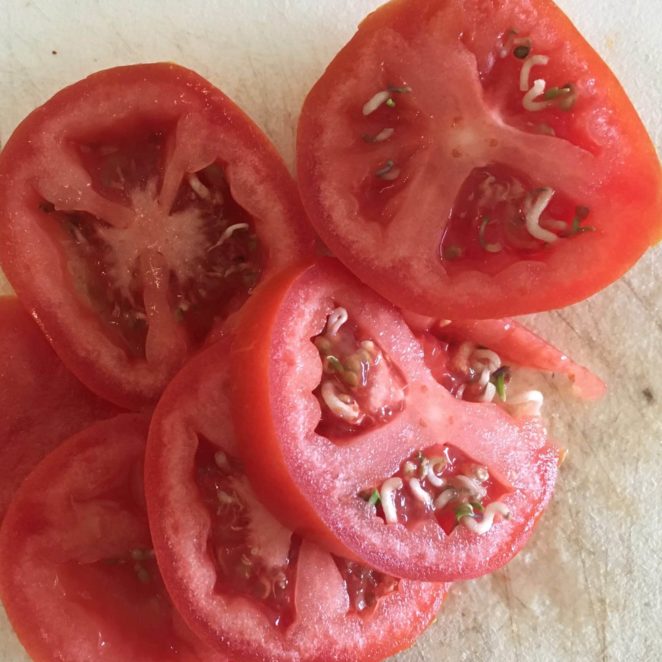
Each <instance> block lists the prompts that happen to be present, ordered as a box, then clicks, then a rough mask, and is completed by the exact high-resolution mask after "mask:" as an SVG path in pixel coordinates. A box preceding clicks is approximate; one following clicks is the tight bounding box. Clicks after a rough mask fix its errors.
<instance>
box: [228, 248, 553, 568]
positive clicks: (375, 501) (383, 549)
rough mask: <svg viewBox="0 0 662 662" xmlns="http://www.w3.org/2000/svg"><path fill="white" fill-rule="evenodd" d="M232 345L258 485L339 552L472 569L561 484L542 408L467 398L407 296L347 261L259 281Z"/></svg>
mask: <svg viewBox="0 0 662 662" xmlns="http://www.w3.org/2000/svg"><path fill="white" fill-rule="evenodd" d="M232 361H233V363H232V365H233V367H232V371H233V383H234V390H233V396H235V397H233V411H232V413H233V418H234V421H235V425H236V428H237V434H238V437H239V439H240V440H241V443H242V453H243V456H244V459H245V462H246V470H247V473H248V475H249V477H250V478H251V481H252V483H253V485H254V486H255V489H256V491H257V493H258V494H259V496H260V497H261V499H262V501H263V502H264V503H265V504H266V505H267V506H268V507H269V508H271V509H273V511H274V512H276V513H278V514H279V516H280V517H281V518H282V519H283V521H284V522H286V523H288V524H289V525H290V526H291V527H292V528H294V529H295V530H297V531H301V532H303V533H304V534H305V535H308V536H310V537H314V538H315V539H317V540H319V541H320V542H321V544H323V545H325V546H326V547H327V548H329V549H332V550H333V551H334V552H336V553H339V554H343V555H345V556H349V557H351V558H354V559H357V560H361V561H362V562H365V563H367V564H368V565H370V566H371V567H374V568H377V569H379V570H380V571H382V572H386V573H389V574H392V575H395V576H398V577H409V578H417V579H421V580H432V581H450V580H455V579H463V578H469V577H475V576H478V575H482V574H485V573H487V572H490V571H492V570H494V569H496V568H498V567H499V566H501V565H503V564H504V563H506V562H507V561H508V560H510V559H511V558H512V557H513V556H514V555H515V554H516V553H517V552H518V551H519V549H520V548H521V547H522V546H523V545H524V543H525V541H526V540H527V538H528V537H529V535H530V533H531V531H532V529H533V526H534V524H535V522H536V521H537V519H538V517H539V516H540V514H541V513H542V511H543V509H544V507H545V505H546V503H547V501H548V500H549V498H550V496H551V494H552V490H553V486H554V482H555V478H556V473H557V461H558V451H557V449H555V448H553V447H551V446H550V445H549V444H548V443H547V441H546V432H545V429H544V428H543V426H542V425H541V423H540V422H539V419H538V418H536V417H524V418H521V419H518V420H515V419H513V418H511V417H510V416H508V415H507V414H506V413H505V412H504V411H503V410H501V409H500V408H499V407H497V406H496V405H494V404H478V403H472V402H465V401H461V400H457V399H455V398H454V397H453V396H452V395H451V394H450V393H449V392H448V391H447V390H446V389H445V388H443V387H442V386H441V385H440V384H438V383H437V382H436V381H435V379H434V378H433V376H432V375H431V373H430V371H429V370H428V368H427V367H426V365H425V362H424V357H423V349H422V347H421V345H420V344H419V342H418V341H417V340H416V338H415V337H414V336H413V334H412V332H411V331H410V330H409V328H408V327H407V325H406V324H405V322H404V320H403V319H402V317H401V316H400V314H399V313H398V312H397V310H395V309H394V308H393V307H392V306H390V305H389V304H388V303H387V302H385V301H384V300H383V299H381V298H380V297H378V296H377V295H375V294H374V293H372V292H371V291H370V290H369V289H368V288H367V287H365V286H362V285H361V284H360V283H358V282H357V281H356V280H355V279H354V278H352V277H351V275H350V274H348V273H347V272H346V271H345V270H344V269H343V268H341V267H340V266H339V265H338V264H337V263H336V262H335V261H332V260H328V261H324V262H320V263H318V264H315V265H312V266H310V267H307V268H304V269H298V270H288V271H287V272H285V273H284V274H282V275H281V276H278V277H276V279H274V280H272V281H271V283H270V284H269V285H267V286H266V287H265V288H264V289H262V291H261V292H260V293H259V294H258V295H256V297H255V298H254V299H253V300H251V301H250V302H249V303H248V304H247V306H246V307H245V308H244V310H243V311H242V316H241V322H240V324H239V326H238V329H237V335H236V340H235V343H234V346H233V358H232ZM267 477H268V478H267Z"/></svg>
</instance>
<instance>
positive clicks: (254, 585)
mask: <svg viewBox="0 0 662 662" xmlns="http://www.w3.org/2000/svg"><path fill="white" fill-rule="evenodd" d="M256 295H257V293H256ZM228 355H229V343H228V341H227V339H221V340H220V341H219V342H218V343H216V344H215V345H212V346H211V347H210V348H208V349H207V350H205V351H204V352H203V353H201V354H200V355H199V356H198V357H196V358H194V359H193V360H192V361H191V362H190V363H189V364H188V365H186V366H185V367H184V368H183V370H182V371H181V372H180V373H179V374H178V375H177V377H176V378H175V379H174V380H173V382H172V383H171V384H170V385H169V386H168V388H167V389H166V390H165V392H164V394H163V396H162V398H161V400H160V401H159V404H158V406H157V408H156V410H155V413H154V418H153V420H152V424H151V426H150V433H149V441H148V446H147V455H146V464H145V486H146V494H147V506H148V511H149V517H150V528H151V530H152V536H153V539H154V549H155V551H156V556H157V559H158V562H159V567H160V568H161V572H162V573H163V578H164V581H165V583H166V586H167V588H168V592H169V593H170V595H171V596H172V599H173V601H174V603H175V605H176V606H177V608H178V610H179V612H180V613H181V614H182V616H183V617H184V619H185V620H186V621H187V623H188V624H189V625H190V627H191V628H192V629H193V631H194V632H196V634H198V636H200V637H201V638H202V639H203V640H204V641H206V642H207V643H208V644H210V645H213V646H215V647H216V648H218V649H220V650H221V651H225V652H227V653H228V654H230V655H231V656H232V657H233V659H234V658H235V657H238V658H239V659H241V660H272V661H274V662H277V661H281V660H282V661H285V660H286V661H292V662H295V661H304V660H306V661H307V660H316V661H319V662H322V661H324V662H326V661H327V660H335V661H336V662H340V661H342V660H346V661H348V662H349V661H351V662H356V661H363V660H381V659H384V658H386V657H388V656H389V655H392V654H394V653H395V652H397V651H399V650H402V649H403V648H406V647H407V646H409V645H411V644H412V643H413V641H414V639H415V638H416V636H417V635H418V634H419V633H420V632H421V631H422V630H423V629H424V628H425V627H426V626H427V625H428V624H429V623H430V621H431V620H432V619H433V617H434V614H435V612H436V611H437V609H438V607H439V606H440V604H441V601H442V599H443V597H444V594H445V586H444V585H442V584H430V583H421V582H414V581H407V580H397V579H395V578H393V577H390V576H387V575H385V574H383V573H381V572H377V571H374V570H371V569H369V568H366V567H364V566H363V565H361V564H359V563H356V562H354V561H348V560H345V559H343V558H340V557H336V556H333V555H332V554H329V553H328V552H325V551H323V550H322V549H321V548H319V547H318V546H317V545H315V544H313V543H312V542H310V541H308V540H306V539H302V538H301V537H300V536H297V535H293V534H292V532H291V531H290V530H288V529H286V528H285V527H283V526H282V525H281V524H280V523H279V522H278V521H277V520H276V519H274V518H273V516H272V515H271V514H270V513H269V512H268V511H267V510H266V509H265V507H264V506H263V505H262V504H261V503H260V502H259V501H258V499H257V497H256V496H255V493H254V492H253V488H252V487H251V485H250V483H249V482H248V479H247V478H246V475H245V471H244V468H243V464H242V461H241V460H240V456H241V453H240V451H241V448H240V447H239V446H238V444H237V442H236V440H235V435H234V430H233V426H232V421H231V412H230V409H231V406H230V399H229V396H228V391H229V389H230V388H231V380H230V374H229V365H228ZM256 414H257V412H256ZM258 415H259V414H258ZM256 451H257V452H259V453H260V454H263V453H264V452H266V451H267V449H266V448H264V449H257V448H256ZM270 473H271V471H269V473H267V474H265V475H263V476H260V478H259V481H260V482H265V481H269V480H270Z"/></svg>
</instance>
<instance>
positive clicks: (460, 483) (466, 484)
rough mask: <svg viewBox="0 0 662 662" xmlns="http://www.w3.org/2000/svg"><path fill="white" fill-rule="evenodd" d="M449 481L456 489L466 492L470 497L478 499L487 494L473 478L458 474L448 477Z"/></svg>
mask: <svg viewBox="0 0 662 662" xmlns="http://www.w3.org/2000/svg"><path fill="white" fill-rule="evenodd" d="M449 481H450V482H452V483H453V485H454V486H455V487H457V488H458V489H461V490H464V491H465V492H468V493H469V496H470V497H474V498H476V499H478V500H480V499H483V498H485V496H487V490H486V489H485V488H484V487H483V486H482V485H481V484H480V483H479V482H477V481H476V479H475V478H470V477H469V476H465V475H464V474H458V475H457V476H453V477H452V478H450V479H449Z"/></svg>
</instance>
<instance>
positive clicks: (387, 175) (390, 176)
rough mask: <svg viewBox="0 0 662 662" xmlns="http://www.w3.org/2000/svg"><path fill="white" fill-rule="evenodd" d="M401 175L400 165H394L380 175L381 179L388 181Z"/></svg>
mask: <svg viewBox="0 0 662 662" xmlns="http://www.w3.org/2000/svg"><path fill="white" fill-rule="evenodd" d="M399 176H400V168H398V166H393V167H392V168H391V169H390V170H389V171H388V172H385V173H384V174H381V175H379V177H380V179H384V180H386V181H387V182H393V181H395V180H396V179H397V178H398V177H399Z"/></svg>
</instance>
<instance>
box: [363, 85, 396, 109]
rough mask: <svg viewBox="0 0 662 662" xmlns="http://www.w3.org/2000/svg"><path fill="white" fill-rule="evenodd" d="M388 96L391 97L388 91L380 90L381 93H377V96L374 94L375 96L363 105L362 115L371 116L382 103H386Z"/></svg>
mask: <svg viewBox="0 0 662 662" xmlns="http://www.w3.org/2000/svg"><path fill="white" fill-rule="evenodd" d="M390 96H391V93H390V92H389V91H388V90H382V91H381V92H377V94H375V96H373V97H372V98H371V99H370V100H369V101H366V103H365V104H364V106H363V114H364V115H371V114H372V113H374V112H375V111H376V110H377V108H379V107H380V106H381V105H382V104H383V103H385V102H386V101H388V99H389V97H390Z"/></svg>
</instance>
